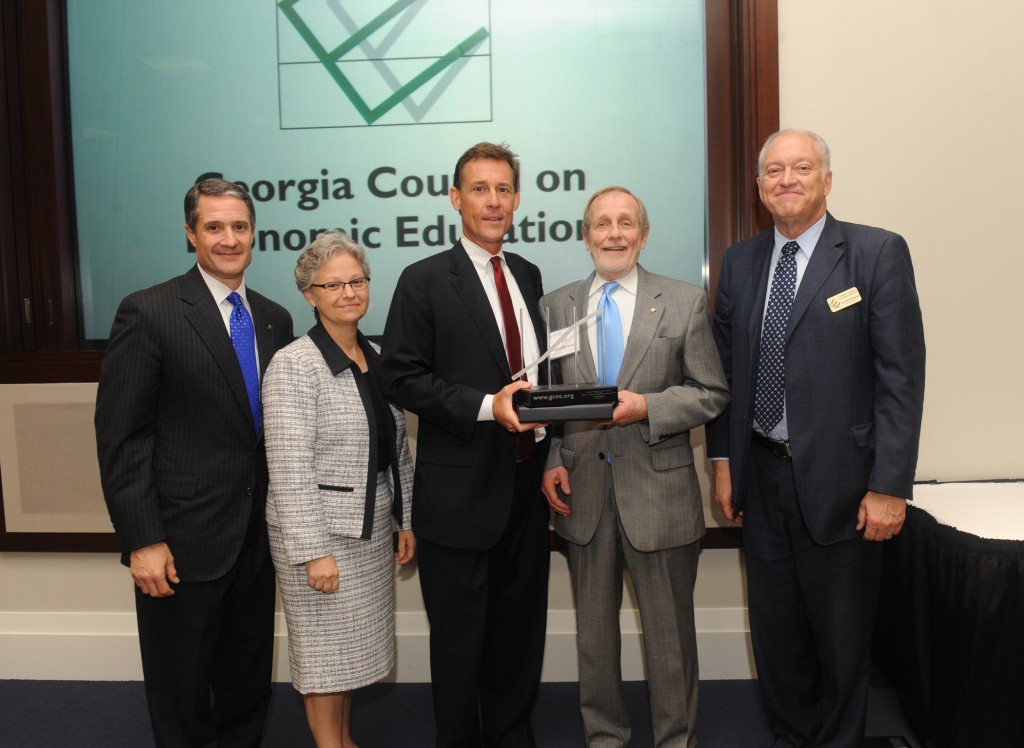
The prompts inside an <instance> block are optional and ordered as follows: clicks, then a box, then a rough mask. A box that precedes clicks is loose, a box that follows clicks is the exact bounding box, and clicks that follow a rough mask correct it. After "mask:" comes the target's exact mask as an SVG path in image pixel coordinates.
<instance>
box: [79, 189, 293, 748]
mask: <svg viewBox="0 0 1024 748" xmlns="http://www.w3.org/2000/svg"><path fill="white" fill-rule="evenodd" d="M185 221H186V223H185V234H186V236H187V238H188V241H189V243H190V244H191V245H192V246H193V247H194V248H195V252H196V265H195V266H194V267H193V268H192V269H191V270H189V271H188V272H187V273H185V274H184V275H182V276H179V277H177V278H174V279H172V280H169V281H167V282H166V283H162V284H160V285H158V286H154V287H153V288H149V289H146V290H144V291H139V292H137V293H133V294H131V295H130V296H128V297H127V298H126V299H124V301H122V302H121V306H120V307H119V308H118V310H117V316H116V318H115V320H114V325H113V328H112V330H111V332H110V341H109V343H108V346H107V352H106V355H105V356H104V359H103V370H102V373H101V375H100V383H99V390H98V392H97V396H96V441H97V446H98V451H99V462H100V476H101V479H102V485H103V496H104V499H105V500H106V503H107V508H108V510H109V511H110V517H111V520H112V521H113V523H114V529H115V531H116V532H117V536H118V540H119V542H120V545H121V550H122V554H123V555H122V562H123V563H124V564H125V565H126V566H128V567H129V569H130V572H131V576H132V579H133V580H134V581H135V586H136V590H135V593H136V594H135V603H136V612H137V615H138V625H139V644H140V646H141V649H142V667H143V673H144V678H145V684H146V699H147V703H148V705H149V714H150V722H151V723H152V726H153V734H154V738H155V740H156V744H157V745H158V746H183V747H184V746H190V747H194V746H252V748H255V747H256V746H258V745H259V744H260V740H261V736H262V732H263V724H264V721H265V718H266V713H267V707H268V705H269V703H270V673H271V664H272V654H273V646H274V640H273V635H274V596H275V592H274V567H273V564H272V562H271V559H270V548H269V546H268V543H267V529H266V523H265V518H264V505H265V502H266V495H267V460H266V455H265V453H264V448H263V434H262V428H261V419H260V390H259V387H260V377H261V376H262V374H263V372H264V371H265V370H266V368H267V364H269V363H270V359H271V357H272V356H273V355H274V353H275V352H276V351H277V350H278V349H279V348H281V347H283V346H284V345H286V344H287V343H290V342H291V340H292V320H291V317H290V315H289V314H288V312H287V311H286V310H285V309H284V308H283V307H281V306H279V305H277V304H275V303H274V302H272V301H270V300H269V299H267V298H265V297H264V296H261V295H260V294H258V293H256V292H255V291H253V290H252V289H251V288H247V287H246V285H245V276H244V273H245V269H246V268H247V267H248V266H249V263H250V262H251V261H252V243H253V236H254V233H253V232H254V230H255V211H254V210H253V204H252V200H251V198H250V197H249V194H248V192H246V191H245V190H244V189H243V188H242V187H240V186H239V185H236V184H233V183H231V182H225V181H223V180H221V179H208V180H204V181H201V182H198V183H197V184H195V185H194V186H193V187H192V188H191V189H190V190H189V191H188V193H187V194H186V196H185Z"/></svg>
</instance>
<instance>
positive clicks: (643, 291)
mask: <svg viewBox="0 0 1024 748" xmlns="http://www.w3.org/2000/svg"><path fill="white" fill-rule="evenodd" d="M649 232H650V225H649V222H648V218H647V210H646V209H645V208H644V206H643V203H642V202H640V200H639V199H638V198H636V197H635V196H634V195H633V194H632V193H631V192H629V190H627V189H625V188H623V187H606V188H604V189H602V190H599V191H598V192H597V193H595V194H594V196H593V197H591V198H590V201H589V202H588V203H587V207H586V210H585V211H584V216H583V234H584V242H585V244H586V248H587V251H588V252H590V254H591V257H592V259H593V260H594V267H595V272H593V273H591V274H590V275H589V276H588V277H586V278H584V279H583V280H581V281H577V282H575V283H570V284H569V285H567V286H565V287H563V288H560V289H558V290H557V291H555V292H553V293H550V294H548V295H546V296H544V297H543V298H542V299H541V302H540V305H541V312H542V314H544V313H549V314H550V326H551V330H552V331H554V330H558V329H562V328H565V327H566V326H568V325H570V324H572V322H573V320H582V319H583V318H584V317H586V316H587V315H588V314H591V313H593V312H594V311H595V310H597V309H598V307H599V306H601V308H602V311H604V309H605V308H606V307H605V305H606V304H609V303H610V304H611V306H613V307H614V308H615V310H616V311H617V312H618V315H617V316H618V318H619V319H618V320H617V321H616V329H618V327H619V326H621V340H622V342H623V347H622V351H621V362H620V361H618V360H616V359H617V358H618V357H617V356H616V355H615V352H614V348H615V345H614V342H613V339H614V337H616V335H617V334H618V333H617V332H614V333H613V332H609V331H608V330H607V329H605V327H604V323H603V321H602V320H604V318H605V317H606V316H608V315H607V313H603V314H602V315H601V318H600V319H598V320H591V321H589V322H588V323H586V325H585V326H583V327H581V330H580V334H579V336H578V340H579V344H578V346H579V350H578V351H577V354H578V355H577V356H571V355H565V356H563V357H562V358H560V359H559V360H557V361H555V362H554V363H553V365H552V379H553V381H554V382H559V381H573V377H574V374H573V367H574V366H575V365H576V364H574V363H573V360H574V358H575V359H576V360H577V361H578V366H579V378H580V379H579V381H583V382H595V381H608V383H614V384H616V385H617V386H618V387H619V402H618V404H617V405H616V407H615V411H614V417H613V419H612V420H611V421H610V422H608V423H591V422H568V423H565V424H564V425H562V426H560V427H556V428H555V429H554V431H555V433H554V435H553V441H552V444H551V452H550V455H549V457H548V461H547V466H546V472H545V474H544V482H543V490H544V494H545V496H546V497H547V500H548V503H549V504H550V506H551V508H552V510H553V511H554V514H555V529H556V531H557V532H558V534H559V535H560V536H561V537H563V538H564V539H565V540H566V541H568V550H569V568H570V571H571V574H572V584H573V592H574V595H575V598H576V621H577V632H578V633H577V652H578V655H579V672H580V705H581V709H582V714H583V724H584V729H585V731H586V739H587V744H588V745H591V746H597V745H600V746H626V745H628V744H629V740H630V724H629V712H628V710H627V708H626V702H625V698H624V692H623V689H622V673H621V667H620V632H619V606H620V605H621V603H622V570H623V564H625V566H626V568H628V569H629V572H630V576H631V578H632V580H633V587H634V589H635V591H636V597H637V601H638V603H639V607H640V618H641V623H642V625H643V632H644V653H645V658H646V665H647V679H648V684H649V686H650V698H651V718H652V723H653V727H654V738H655V744H656V745H658V746H685V745H694V744H695V742H696V736H695V733H694V727H695V724H696V718H697V677H698V676H697V640H696V632H695V629H694V615H693V588H694V583H695V581H696V576H697V557H698V555H699V552H700V547H699V541H700V538H701V537H702V536H703V534H704V513H703V504H702V502H701V497H700V486H699V484H698V482H697V474H696V471H695V470H694V465H693V451H692V450H691V448H690V430H691V429H693V428H696V427H697V426H700V425H702V424H704V423H707V422H708V421H710V420H711V419H713V418H714V417H715V416H717V415H718V414H719V413H721V412H722V411H723V410H724V408H725V407H726V405H727V403H728V401H729V393H728V389H727V385H726V381H725V376H724V374H723V373H722V366H721V363H720V361H719V358H718V354H717V351H716V348H715V343H714V340H713V338H712V335H711V325H710V316H709V313H708V303H707V295H706V294H705V292H704V291H703V290H702V289H699V288H697V287H695V286H692V285H690V284H688V283H684V282H682V281H678V280H673V279H671V278H666V277H664V276H661V275H654V274H653V273H648V272H647V271H646V270H644V269H643V268H642V267H641V266H640V265H638V264H637V260H638V259H639V257H640V251H641V250H642V249H643V248H644V246H645V245H646V243H647V236H648V234H649ZM609 282H614V283H612V284H609ZM606 286H607V288H606ZM605 294H608V295H609V296H610V298H611V302H606V301H603V300H602V297H603V296H604V295H605ZM599 336H602V337H603V338H604V343H603V345H599V344H598V343H597V341H598V339H599ZM595 351H597V352H598V354H599V355H595ZM566 352H567V351H566V350H565V349H564V348H563V349H561V350H560V351H559V353H562V354H564V353H566ZM609 366H610V367H611V371H612V373H611V374H609V372H608V371H602V369H606V368H607V367H609ZM616 367H617V369H618V371H617V374H615V373H614V369H615V368H616ZM602 374H603V375H604V376H602Z"/></svg>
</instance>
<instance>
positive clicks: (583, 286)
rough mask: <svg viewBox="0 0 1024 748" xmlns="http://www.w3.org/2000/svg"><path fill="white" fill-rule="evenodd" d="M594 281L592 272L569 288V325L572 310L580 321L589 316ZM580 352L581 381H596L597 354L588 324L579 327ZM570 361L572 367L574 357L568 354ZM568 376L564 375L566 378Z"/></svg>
mask: <svg viewBox="0 0 1024 748" xmlns="http://www.w3.org/2000/svg"><path fill="white" fill-rule="evenodd" d="M593 282H594V273H591V274H590V275H588V276H587V277H586V278H584V279H583V280H581V281H580V282H579V283H578V284H576V285H575V286H574V287H572V288H571V289H570V290H569V302H570V306H569V307H568V308H567V309H566V310H565V325H564V327H568V326H569V325H571V324H572V323H573V316H572V310H573V309H575V310H576V317H575V319H576V321H579V320H581V319H583V318H584V317H586V316H587V300H588V298H589V297H590V285H591V284H592V283H593ZM578 340H579V352H578V353H577V356H576V363H577V364H578V366H579V374H580V378H579V381H580V382H584V383H587V382H596V381H597V356H596V355H595V352H594V351H593V350H591V348H590V336H589V335H588V334H587V325H580V327H579V338H578ZM566 358H569V362H567V364H566V365H567V366H569V367H570V370H571V369H572V366H573V364H572V358H571V356H567V357H566ZM565 378H566V377H565V376H563V377H562V379H563V380H564V379H565Z"/></svg>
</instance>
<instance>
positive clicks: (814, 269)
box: [786, 215, 844, 340]
mask: <svg viewBox="0 0 1024 748" xmlns="http://www.w3.org/2000/svg"><path fill="white" fill-rule="evenodd" d="M842 245H843V234H842V232H841V231H840V230H839V224H838V223H837V222H836V220H835V219H834V218H833V217H832V216H831V215H829V216H828V218H827V219H825V228H824V229H823V230H822V232H821V238H820V239H818V244H817V246H816V247H815V248H814V253H813V254H812V255H811V260H810V262H808V263H807V267H806V268H805V269H804V274H803V277H802V278H801V279H800V287H799V288H798V289H797V291H796V297H795V298H794V299H793V309H792V310H791V311H790V313H789V324H788V325H787V326H786V339H787V340H789V337H790V336H791V335H792V334H793V330H794V329H796V326H797V325H798V324H799V323H800V319H801V318H802V317H803V316H804V314H805V313H806V312H807V309H808V308H809V307H810V306H811V302H812V301H813V300H814V299H815V298H817V296H818V291H820V290H821V286H822V284H823V283H824V282H825V279H826V278H828V276H829V275H831V274H832V270H833V268H835V266H836V263H838V262H839V260H840V259H841V258H842V256H843V254H844V252H843V249H842Z"/></svg>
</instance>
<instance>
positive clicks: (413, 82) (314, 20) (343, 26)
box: [277, 0, 490, 125]
mask: <svg viewBox="0 0 1024 748" xmlns="http://www.w3.org/2000/svg"><path fill="white" fill-rule="evenodd" d="M428 2H429V0H397V1H396V2H393V3H392V4H391V5H389V6H387V7H386V8H384V9H383V10H381V11H380V12H379V13H377V14H376V15H375V16H373V17H372V18H370V19H369V20H366V21H363V22H357V21H355V19H354V17H353V16H354V14H355V13H354V12H353V13H350V12H349V11H348V9H346V7H345V6H346V5H350V7H352V8H359V9H360V10H362V11H363V12H364V13H365V8H366V6H367V5H368V3H367V2H366V0H360V2H359V3H351V0H350V2H349V3H346V2H343V0H313V1H311V0H280V2H278V3H277V7H278V8H280V10H281V13H282V15H283V16H284V18H285V19H287V21H288V23H289V24H290V25H291V27H292V28H294V30H295V32H296V33H297V34H298V35H299V37H300V38H301V39H302V41H303V42H304V43H305V45H306V46H308V47H309V50H310V51H311V52H312V54H313V56H314V58H315V59H316V61H317V62H319V64H320V65H321V66H322V67H323V68H324V69H325V70H326V71H327V73H328V75H329V76H330V78H331V80H333V82H334V84H335V85H337V87H338V89H340V91H341V92H342V94H344V96H345V98H346V99H347V100H348V101H349V102H350V103H351V105H352V106H353V107H354V108H355V110H356V112H357V113H358V114H359V117H360V118H361V119H362V121H363V122H365V123H366V124H367V125H372V124H374V123H375V122H377V121H378V120H380V119H381V118H382V117H383V116H384V115H386V114H388V113H389V112H391V111H392V110H393V109H395V108H396V107H398V106H400V105H405V107H406V109H407V110H408V111H409V115H410V119H411V120H412V122H418V121H420V120H421V119H422V118H423V116H424V115H425V113H426V111H427V110H429V109H430V108H431V106H432V105H433V104H435V103H436V101H437V99H438V97H439V96H440V95H441V94H442V93H443V92H444V89H445V88H446V87H447V85H448V84H450V83H451V82H452V80H453V79H454V78H455V76H456V75H457V74H458V69H457V68H458V66H459V65H460V64H465V63H466V61H467V60H468V58H469V57H470V56H471V55H472V54H473V53H474V52H475V51H476V50H478V48H479V47H480V46H481V45H482V44H483V43H484V42H485V41H486V40H488V39H489V38H490V32H489V31H488V29H487V28H486V27H485V26H479V27H478V28H476V29H475V30H472V31H471V32H470V33H469V34H468V35H465V36H463V37H462V38H459V39H458V40H456V41H455V43H454V44H453V45H452V46H447V45H446V46H445V47H444V48H443V49H441V50H437V51H436V52H433V53H427V54H424V53H423V51H422V46H423V40H424V39H425V38H427V37H430V38H433V39H437V38H441V39H443V38H444V34H443V32H444V31H447V29H441V32H442V33H437V32H435V33H433V34H425V33H424V31H423V30H422V29H420V30H419V31H418V32H417V33H416V41H415V42H414V44H415V45H416V49H417V53H415V54H410V53H408V52H406V53H405V54H400V55H399V56H398V57H399V58H400V59H401V60H402V62H403V63H404V70H405V75H406V78H405V79H402V78H399V77H398V75H397V74H396V73H395V71H394V69H393V68H392V66H391V64H389V61H388V53H389V51H391V49H392V48H393V47H394V46H395V45H396V44H397V43H398V42H399V41H400V40H401V39H402V35H403V34H408V33H411V32H410V31H409V29H410V27H412V26H414V24H415V22H416V21H417V18H416V16H417V15H418V14H420V12H421V11H423V10H424V7H425V6H426V5H427V4H428ZM299 6H303V7H302V8H300V7H299ZM307 9H308V12H307ZM477 16H479V13H477ZM440 17H441V18H446V16H445V14H440ZM447 17H448V18H450V12H449V14H448V16H447ZM420 20H423V19H422V18H421V19H420ZM426 20H427V21H429V20H430V19H429V17H428V18H427V19H426ZM311 24H315V25H316V26H317V28H318V30H320V34H319V35H318V33H317V32H315V31H314V30H313V28H312V27H311ZM421 25H422V24H421ZM463 25H464V24H463ZM322 37H333V38H331V39H330V41H325V40H324V39H323V38H322ZM380 37H383V38H382V39H381V40H380V41H376V42H374V41H373V39H375V38H380ZM442 43H443V42H442ZM450 43H451V42H449V44H450ZM356 52H358V55H356V54H355V53H356ZM353 57H357V59H352V58H353ZM425 59H429V60H431V61H430V62H429V63H428V64H426V65H425V67H424V66H423V62H424V60H425ZM410 60H415V61H416V62H417V63H418V65H419V69H418V72H415V74H412V75H411V77H409V73H408V67H409V62H410ZM345 62H349V63H350V65H351V66H354V65H357V64H358V63H362V67H361V68H355V67H350V69H351V70H356V69H358V70H360V71H362V73H363V75H364V76H365V71H366V65H367V64H372V65H373V66H374V67H375V69H376V72H377V74H378V76H379V78H380V79H381V80H382V81H383V83H384V85H385V86H386V90H387V91H389V92H390V93H389V94H388V95H386V96H384V97H383V98H382V99H378V100H377V101H376V103H371V101H370V100H368V99H370V98H371V97H372V94H371V93H368V92H367V91H366V90H361V87H360V84H359V81H358V79H354V78H353V76H352V75H350V74H347V73H346V72H345V70H344V67H345V66H344V65H343V64H342V63H345ZM431 82H434V83H435V88H436V89H439V90H438V91H435V92H434V94H433V96H428V97H426V98H425V101H424V102H423V104H421V105H416V104H415V102H413V101H412V96H413V94H415V93H416V92H418V91H422V90H424V87H425V86H427V84H429V83H431ZM374 83H377V82H376V81H374Z"/></svg>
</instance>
